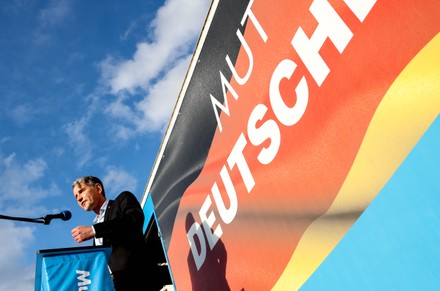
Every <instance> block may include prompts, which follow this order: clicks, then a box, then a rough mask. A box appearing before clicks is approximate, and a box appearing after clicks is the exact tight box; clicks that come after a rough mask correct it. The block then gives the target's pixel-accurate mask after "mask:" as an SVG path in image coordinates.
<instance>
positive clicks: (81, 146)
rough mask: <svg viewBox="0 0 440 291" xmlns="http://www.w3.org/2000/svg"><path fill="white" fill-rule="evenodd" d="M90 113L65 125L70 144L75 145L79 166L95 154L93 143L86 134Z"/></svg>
mask: <svg viewBox="0 0 440 291" xmlns="http://www.w3.org/2000/svg"><path fill="white" fill-rule="evenodd" d="M89 120H90V115H89V114H87V115H85V116H83V117H82V118H81V119H79V120H76V121H73V122H70V123H68V124H66V125H65V126H64V129H65V132H66V134H67V136H68V139H69V144H70V145H71V146H72V147H73V150H74V153H75V156H77V157H79V159H77V162H78V167H79V168H81V167H82V166H84V164H86V163H87V162H88V161H89V160H90V159H91V158H92V156H93V144H92V142H91V140H90V139H89V137H88V135H87V134H86V132H85V131H86V127H87V126H88V123H89Z"/></svg>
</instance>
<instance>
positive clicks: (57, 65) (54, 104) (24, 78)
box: [0, 0, 211, 291]
mask: <svg viewBox="0 0 440 291" xmlns="http://www.w3.org/2000/svg"><path fill="white" fill-rule="evenodd" d="M210 2H211V1H210V0H168V1H159V0H133V1H132V0H130V1H116V0H105V1H104V0H97V1H86V0H52V1H51V0H47V1H42V0H39V1H26V0H15V1H14V0H7V1H6V0H5V1H2V3H1V4H0V185H1V187H0V214H3V215H8V216H17V217H31V218H35V217H41V216H44V215H46V214H50V213H59V212H60V211H62V210H69V211H71V212H72V219H71V220H69V221H61V220H53V221H52V222H51V224H50V225H42V224H33V223H26V222H14V221H8V220H0V229H1V232H2V238H3V242H2V248H0V290H17V291H20V290H33V288H34V273H35V260H36V252H37V251H38V250H43V249H52V248H65V247H78V246H86V245H90V243H86V244H77V243H76V242H75V241H74V240H73V238H72V237H71V234H70V231H71V229H72V228H74V227H75V226H77V225H89V224H90V223H91V221H92V220H93V217H94V215H93V213H86V212H84V211H83V210H82V209H80V208H79V207H78V205H77V204H76V202H75V200H74V199H73V194H72V191H71V184H72V181H73V180H75V179H76V178H78V177H80V176H84V175H96V176H98V177H100V178H101V179H102V180H103V181H104V184H105V188H106V192H107V195H108V197H109V198H114V197H115V196H116V195H117V194H118V193H119V192H120V191H122V190H130V191H132V192H133V193H134V194H135V195H136V196H137V198H138V199H139V200H140V199H141V198H142V195H143V191H144V188H145V186H146V183H147V180H148V177H149V174H150V171H151V168H152V165H153V162H154V159H155V158H156V154H157V151H158V149H159V146H160V143H161V140H162V136H163V132H164V130H165V128H166V126H167V123H168V120H169V117H170V114H171V112H172V110H173V106H174V104H175V102H176V98H177V95H178V92H179V90H180V87H181V85H182V83H183V78H184V75H185V73H186V70H187V68H188V65H189V60H190V58H191V56H192V52H193V50H194V48H195V44H196V41H197V38H198V36H199V34H200V31H201V29H202V26H203V22H204V20H205V17H206V15H207V11H208V9H209V5H210Z"/></svg>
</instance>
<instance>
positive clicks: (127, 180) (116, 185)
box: [102, 166, 137, 197]
mask: <svg viewBox="0 0 440 291" xmlns="http://www.w3.org/2000/svg"><path fill="white" fill-rule="evenodd" d="M102 182H103V183H104V185H106V186H105V187H106V189H111V191H112V194H113V195H114V197H116V195H118V194H119V193H120V192H121V191H124V190H126V189H136V188H137V181H136V179H135V178H134V177H133V176H132V175H130V174H129V173H128V172H126V171H125V170H123V169H121V168H118V167H114V166H110V167H108V168H107V170H106V174H105V176H104V178H103V179H102ZM106 192H107V190H106ZM107 194H110V193H107Z"/></svg>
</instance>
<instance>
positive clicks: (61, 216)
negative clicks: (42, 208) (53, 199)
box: [43, 210, 72, 224]
mask: <svg viewBox="0 0 440 291" xmlns="http://www.w3.org/2000/svg"><path fill="white" fill-rule="evenodd" d="M55 218H59V219H61V220H64V221H67V220H69V219H70V218H72V213H71V212H70V211H69V210H64V211H62V212H60V213H58V214H48V215H46V216H44V217H43V220H44V224H49V223H50V221H51V220H52V219H55Z"/></svg>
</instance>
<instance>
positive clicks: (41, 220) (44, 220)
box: [0, 214, 51, 224]
mask: <svg viewBox="0 0 440 291" xmlns="http://www.w3.org/2000/svg"><path fill="white" fill-rule="evenodd" d="M0 219H6V220H15V221H25V222H34V223H43V224H49V223H50V220H51V219H49V218H46V217H39V218H27V217H13V216H7V215H1V214H0Z"/></svg>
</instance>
